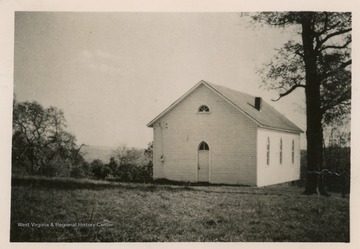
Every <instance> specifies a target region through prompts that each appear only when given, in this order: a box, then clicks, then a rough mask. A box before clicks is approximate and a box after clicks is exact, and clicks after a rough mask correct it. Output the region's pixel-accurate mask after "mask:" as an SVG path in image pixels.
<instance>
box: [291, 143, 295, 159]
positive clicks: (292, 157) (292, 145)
mask: <svg viewBox="0 0 360 249" xmlns="http://www.w3.org/2000/svg"><path fill="white" fill-rule="evenodd" d="M291 162H292V163H294V162H295V141H294V139H293V140H292V144H291Z"/></svg>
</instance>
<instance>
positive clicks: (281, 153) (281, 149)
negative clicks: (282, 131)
mask: <svg viewBox="0 0 360 249" xmlns="http://www.w3.org/2000/svg"><path fill="white" fill-rule="evenodd" d="M282 156H283V143H282V138H280V164H282V159H283V158H282Z"/></svg>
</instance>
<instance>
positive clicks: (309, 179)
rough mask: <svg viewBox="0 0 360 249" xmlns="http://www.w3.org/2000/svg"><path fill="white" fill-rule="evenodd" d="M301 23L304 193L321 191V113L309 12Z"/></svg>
mask: <svg viewBox="0 0 360 249" xmlns="http://www.w3.org/2000/svg"><path fill="white" fill-rule="evenodd" d="M308 17H309V18H306V19H305V20H304V21H303V23H302V29H303V30H302V40H303V47H304V62H305V72H306V78H305V80H306V88H305V96H306V118H307V120H306V122H307V131H306V138H307V174H306V187H305V191H304V194H315V193H317V190H318V187H319V191H320V192H323V190H324V189H323V185H322V184H321V185H320V186H319V182H322V181H319V176H320V175H319V174H316V173H315V172H316V171H317V172H319V171H320V170H321V169H322V152H323V148H322V142H323V131H322V124H321V120H322V114H321V106H320V80H319V77H318V73H317V66H316V65H317V63H316V61H317V54H316V51H315V50H314V47H313V46H314V33H313V27H312V17H311V15H310V14H309V16H308Z"/></svg>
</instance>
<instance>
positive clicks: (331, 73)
mask: <svg viewBox="0 0 360 249" xmlns="http://www.w3.org/2000/svg"><path fill="white" fill-rule="evenodd" d="M351 63H352V60H348V61H345V62H344V63H342V64H341V65H340V66H339V67H338V68H336V69H334V70H331V72H329V73H327V74H324V76H321V78H322V79H326V78H327V77H329V76H331V75H334V74H336V73H337V72H338V71H340V70H341V69H344V68H346V67H347V66H349V65H351Z"/></svg>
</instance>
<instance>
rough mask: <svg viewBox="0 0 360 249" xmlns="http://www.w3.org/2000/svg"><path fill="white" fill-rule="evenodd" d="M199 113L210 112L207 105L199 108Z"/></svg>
mask: <svg viewBox="0 0 360 249" xmlns="http://www.w3.org/2000/svg"><path fill="white" fill-rule="evenodd" d="M198 112H199V113H205V112H210V109H209V107H207V106H206V105H202V106H200V107H199V109H198Z"/></svg>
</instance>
